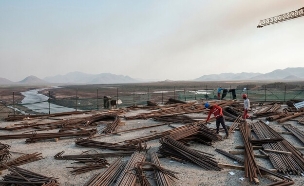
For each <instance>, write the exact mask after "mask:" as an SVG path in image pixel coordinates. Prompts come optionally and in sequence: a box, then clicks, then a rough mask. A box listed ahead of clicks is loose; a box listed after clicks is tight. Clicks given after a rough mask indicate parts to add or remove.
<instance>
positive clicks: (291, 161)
mask: <svg viewBox="0 0 304 186" xmlns="http://www.w3.org/2000/svg"><path fill="white" fill-rule="evenodd" d="M252 129H253V131H254V133H255V134H256V136H257V137H258V139H259V140H265V139H268V140H269V139H276V138H279V137H281V136H280V135H279V134H278V133H277V132H276V131H274V130H273V129H272V128H271V127H269V126H268V125H266V124H265V123H264V122H262V121H258V122H256V123H254V124H253V125H252ZM262 146H263V148H264V151H268V155H269V159H270V161H271V163H272V164H273V166H274V168H275V169H277V171H278V172H280V173H284V174H298V175H299V174H301V173H304V158H303V156H302V154H301V152H299V151H298V150H297V149H296V148H295V147H294V146H293V145H291V144H290V143H289V142H288V141H287V140H285V139H283V140H282V141H279V142H271V143H269V142H268V143H264V144H262Z"/></svg>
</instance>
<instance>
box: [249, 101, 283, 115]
mask: <svg viewBox="0 0 304 186" xmlns="http://www.w3.org/2000/svg"><path fill="white" fill-rule="evenodd" d="M280 108H281V104H279V103H273V104H272V105H266V106H264V107H262V108H260V109H259V110H258V111H256V112H255V113H254V115H256V116H269V115H276V114H277V110H278V109H280Z"/></svg>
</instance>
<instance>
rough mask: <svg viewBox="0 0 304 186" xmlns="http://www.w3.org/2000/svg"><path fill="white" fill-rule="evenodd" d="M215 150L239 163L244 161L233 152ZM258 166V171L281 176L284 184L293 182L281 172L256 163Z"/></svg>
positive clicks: (278, 185)
mask: <svg viewBox="0 0 304 186" xmlns="http://www.w3.org/2000/svg"><path fill="white" fill-rule="evenodd" d="M215 151H216V152H218V153H220V154H222V155H224V156H226V157H228V158H231V159H232V160H234V161H237V162H238V163H241V164H244V163H245V161H244V159H242V158H240V157H237V156H235V155H233V154H230V153H229V152H226V151H224V150H221V149H215ZM258 168H259V170H260V172H263V173H267V174H270V175H273V176H276V177H278V178H281V179H282V180H283V181H285V182H286V186H287V185H293V184H294V182H293V181H292V179H290V178H289V177H287V176H285V175H283V174H280V173H277V172H273V171H271V170H269V169H266V168H264V167H261V166H259V165H258ZM276 186H283V185H280V184H277V185H276Z"/></svg>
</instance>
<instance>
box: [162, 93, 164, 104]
mask: <svg viewBox="0 0 304 186" xmlns="http://www.w3.org/2000/svg"><path fill="white" fill-rule="evenodd" d="M162 104H164V92H163V91H162Z"/></svg>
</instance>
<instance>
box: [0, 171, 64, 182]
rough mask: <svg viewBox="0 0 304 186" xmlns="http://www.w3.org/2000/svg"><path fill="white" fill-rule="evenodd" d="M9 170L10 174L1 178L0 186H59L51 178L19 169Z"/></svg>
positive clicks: (54, 179)
mask: <svg viewBox="0 0 304 186" xmlns="http://www.w3.org/2000/svg"><path fill="white" fill-rule="evenodd" d="M9 170H10V171H11V173H10V174H7V175H5V176H3V180H1V181H0V184H1V185H2V184H3V185H20V186H27V185H28V186H32V185H41V186H59V183H58V182H57V180H56V178H53V177H47V176H44V175H41V174H37V173H35V172H31V171H29V170H26V169H22V168H19V167H10V168H9Z"/></svg>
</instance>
